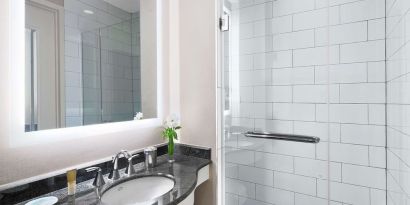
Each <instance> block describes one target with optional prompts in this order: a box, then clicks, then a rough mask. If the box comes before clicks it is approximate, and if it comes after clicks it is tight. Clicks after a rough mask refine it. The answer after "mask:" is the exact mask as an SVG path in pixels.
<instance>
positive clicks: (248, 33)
mask: <svg viewBox="0 0 410 205" xmlns="http://www.w3.org/2000/svg"><path fill="white" fill-rule="evenodd" d="M238 30H239V38H240V39H244V38H251V37H253V23H243V24H240V26H239V27H238Z"/></svg>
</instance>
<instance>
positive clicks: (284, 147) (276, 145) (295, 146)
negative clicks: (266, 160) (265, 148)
mask: <svg viewBox="0 0 410 205" xmlns="http://www.w3.org/2000/svg"><path fill="white" fill-rule="evenodd" d="M272 152H274V153H277V154H284V155H290V156H300V157H307V158H315V145H314V144H305V143H294V142H290V141H279V140H276V141H275V142H273V148H272Z"/></svg>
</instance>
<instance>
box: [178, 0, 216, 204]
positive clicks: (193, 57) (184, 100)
mask: <svg viewBox="0 0 410 205" xmlns="http://www.w3.org/2000/svg"><path fill="white" fill-rule="evenodd" d="M174 3H177V4H178V2H174ZM173 8H174V9H175V7H173ZM176 9H179V12H178V13H179V16H177V17H175V16H174V18H176V19H179V21H178V22H179V25H180V26H179V30H178V31H177V33H176V34H178V33H179V35H178V37H177V39H178V40H179V48H176V49H177V50H178V49H179V51H180V52H179V71H177V72H179V85H178V83H177V84H176V85H174V86H175V87H180V90H179V94H178V92H176V93H175V94H176V95H179V97H178V98H179V99H178V100H173V102H180V107H179V109H180V113H181V123H182V129H181V140H180V141H181V142H182V143H187V144H194V145H200V146H206V147H211V148H212V160H213V163H212V165H211V180H209V181H207V182H205V183H204V184H202V185H201V186H200V187H198V189H197V191H196V194H195V204H206V205H208V204H216V194H217V189H216V185H217V172H216V170H217V169H216V168H217V167H216V165H217V161H216V160H217V156H216V139H217V138H216V134H217V132H216V127H217V122H216V32H217V25H216V23H217V20H216V10H215V9H216V1H215V0H205V1H204V0H179V7H178V8H176ZM171 26H174V24H172V25H171ZM174 34H175V33H174ZM172 40H173V39H171V41H172ZM171 49H174V48H171ZM173 63H177V62H175V61H173ZM173 65H174V66H175V64H173ZM174 68H175V67H174ZM171 72H172V71H171ZM170 80H171V81H173V80H174V79H170ZM175 109H178V106H176V108H175Z"/></svg>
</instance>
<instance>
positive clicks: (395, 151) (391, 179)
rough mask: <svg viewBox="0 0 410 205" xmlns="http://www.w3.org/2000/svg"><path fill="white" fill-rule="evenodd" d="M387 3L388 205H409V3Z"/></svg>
mask: <svg viewBox="0 0 410 205" xmlns="http://www.w3.org/2000/svg"><path fill="white" fill-rule="evenodd" d="M387 5H388V7H387V8H388V10H387V18H386V28H387V36H386V41H387V44H386V45H387V47H386V51H387V59H386V60H387V67H386V73H387V78H386V79H387V110H386V111H387V205H405V204H410V180H409V176H410V174H409V173H410V163H409V157H408V156H409V151H408V150H409V147H410V141H409V139H410V136H409V134H410V132H409V125H410V124H409V123H410V122H409V117H408V107H409V103H410V102H409V100H408V99H409V98H408V93H409V91H410V87H409V80H408V79H409V73H408V70H409V68H410V67H409V64H408V61H409V58H410V55H409V45H410V44H409V43H408V42H409V41H408V40H409V36H410V30H409V29H408V28H409V25H410V24H409V22H410V13H409V9H410V2H409V1H406V0H396V1H390V0H388V1H387ZM380 152H381V151H380V150H377V149H374V150H372V155H373V157H372V158H376V157H377V156H378V155H379V156H381V153H380ZM374 163H376V162H374ZM377 193H378V192H377V191H373V192H372V197H374V198H376V197H378V196H377ZM376 199H378V198H376ZM379 200H381V199H379Z"/></svg>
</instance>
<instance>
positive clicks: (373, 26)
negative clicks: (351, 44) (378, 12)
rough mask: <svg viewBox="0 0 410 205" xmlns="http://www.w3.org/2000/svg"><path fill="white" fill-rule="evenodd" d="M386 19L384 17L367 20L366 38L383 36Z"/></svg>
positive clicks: (377, 38) (381, 37)
mask: <svg viewBox="0 0 410 205" xmlns="http://www.w3.org/2000/svg"><path fill="white" fill-rule="evenodd" d="M385 26H386V20H385V19H384V18H381V19H375V20H369V31H368V40H379V39H384V38H385V32H386V27H385Z"/></svg>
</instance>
